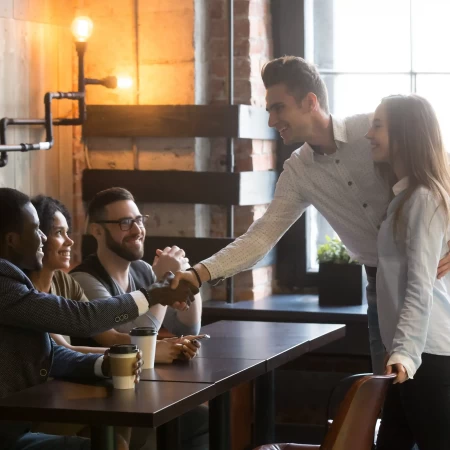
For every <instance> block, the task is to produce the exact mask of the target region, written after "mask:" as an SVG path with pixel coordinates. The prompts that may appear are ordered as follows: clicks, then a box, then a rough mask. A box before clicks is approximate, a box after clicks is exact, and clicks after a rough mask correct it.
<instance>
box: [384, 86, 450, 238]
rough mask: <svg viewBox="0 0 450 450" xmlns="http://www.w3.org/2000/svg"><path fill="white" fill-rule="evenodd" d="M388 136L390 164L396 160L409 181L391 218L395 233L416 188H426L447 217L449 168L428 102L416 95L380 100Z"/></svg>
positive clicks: (448, 214)
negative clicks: (399, 162) (383, 108)
mask: <svg viewBox="0 0 450 450" xmlns="http://www.w3.org/2000/svg"><path fill="white" fill-rule="evenodd" d="M381 103H382V104H383V105H384V106H385V108H386V114H387V122H388V123H387V127H388V134H389V149H390V165H391V167H394V160H395V159H396V158H400V160H401V161H402V163H403V165H404V168H405V170H406V174H407V176H408V178H409V186H408V188H407V191H406V195H405V196H404V197H403V199H402V201H401V202H400V204H399V206H398V208H397V210H396V211H395V215H394V233H396V230H397V226H398V223H399V218H400V214H401V211H402V208H403V206H404V204H405V202H406V201H407V200H408V199H409V198H410V197H411V195H412V193H413V192H414V191H415V190H416V189H417V188H418V187H420V186H424V187H425V188H427V189H429V190H430V191H431V193H432V194H433V195H434V197H435V198H436V199H437V200H438V204H439V206H442V207H443V208H444V211H445V213H446V216H447V225H448V221H449V218H450V207H449V203H448V198H449V197H448V196H449V194H450V169H449V161H448V156H447V153H446V151H445V148H444V144H443V142H442V135H441V129H440V127H439V122H438V119H437V117H436V113H435V111H434V109H433V107H432V106H431V104H430V102H429V101H428V100H426V99H425V98H423V97H420V96H419V95H415V94H411V95H393V96H390V97H385V98H383V100H382V102H381Z"/></svg>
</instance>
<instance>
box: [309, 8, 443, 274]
mask: <svg viewBox="0 0 450 450" xmlns="http://www.w3.org/2000/svg"><path fill="white" fill-rule="evenodd" d="M448 17H450V1H448V0H378V1H377V2H373V1H372V0H305V1H304V26H305V58H306V59H307V60H309V61H313V62H314V63H315V64H316V65H317V66H318V68H319V71H320V72H321V74H322V77H323V79H324V81H325V83H326V85H327V88H328V93H329V102H330V110H331V113H333V114H336V115H338V116H346V115H351V114H357V113H363V112H370V111H373V110H374V109H375V108H376V106H377V105H378V104H379V103H380V100H381V98H382V97H384V96H386V95H390V94H407V93H410V92H414V93H417V94H420V95H423V96H424V97H426V98H427V99H428V100H429V101H430V102H431V103H432V104H433V106H434V108H435V110H436V112H437V115H438V117H439V120H440V123H441V128H442V132H443V136H444V141H447V142H450V141H449V138H450V117H449V115H448V112H447V110H448V105H449V104H450V58H448V57H447V55H446V53H445V43H446V42H447V35H448V32H447V27H448ZM447 148H450V146H449V145H447ZM327 234H328V235H330V236H333V235H334V232H333V230H332V229H331V227H330V225H329V224H328V223H327V221H326V220H325V219H324V218H323V217H322V216H321V215H320V214H319V213H318V212H317V210H315V209H314V208H309V209H308V211H307V214H306V250H307V251H306V260H307V263H306V270H307V271H308V272H314V271H317V269H318V265H317V262H316V258H317V247H318V245H320V244H321V243H323V242H324V241H325V236H326V235H327Z"/></svg>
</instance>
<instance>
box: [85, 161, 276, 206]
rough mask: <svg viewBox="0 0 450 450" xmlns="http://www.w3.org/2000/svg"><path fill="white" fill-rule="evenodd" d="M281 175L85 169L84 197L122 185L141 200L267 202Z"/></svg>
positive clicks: (231, 202)
mask: <svg viewBox="0 0 450 450" xmlns="http://www.w3.org/2000/svg"><path fill="white" fill-rule="evenodd" d="M277 178H278V175H277V173H276V172H273V171H257V172H234V173H229V172H192V171H181V170H180V171H177V170H100V169H94V170H84V172H83V200H84V201H90V200H91V199H92V197H93V196H94V195H95V194H96V193H97V192H99V191H101V190H103V189H108V188H110V187H113V186H120V187H123V188H125V189H128V190H129V191H130V192H131V193H132V194H133V195H134V196H135V198H136V200H137V201H138V202H148V203H192V204H196V203H198V204H206V205H264V204H266V203H270V201H271V200H272V198H273V193H274V191H275V184H276V181H277Z"/></svg>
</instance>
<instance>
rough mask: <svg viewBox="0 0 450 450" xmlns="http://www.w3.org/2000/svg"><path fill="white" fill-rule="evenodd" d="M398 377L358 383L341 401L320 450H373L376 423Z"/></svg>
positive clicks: (381, 376) (363, 380) (375, 376)
mask: <svg viewBox="0 0 450 450" xmlns="http://www.w3.org/2000/svg"><path fill="white" fill-rule="evenodd" d="M395 377H396V374H392V375H369V376H366V377H363V378H361V379H359V380H358V381H356V382H355V383H354V384H353V386H352V387H351V389H350V390H349V391H348V393H347V395H346V396H345V398H344V400H343V401H342V403H341V406H340V407H339V411H338V413H337V415H336V417H335V419H334V421H333V423H332V424H331V427H330V429H329V431H328V433H327V435H326V436H325V440H324V442H323V444H322V445H321V447H320V448H321V450H371V449H372V447H373V437H374V431H375V424H376V421H377V418H378V416H379V414H380V411H381V407H382V406H383V402H384V398H385V396H386V392H387V389H388V387H389V385H390V384H391V383H392V381H393V380H394V379H395Z"/></svg>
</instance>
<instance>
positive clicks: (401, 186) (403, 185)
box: [392, 177, 409, 196]
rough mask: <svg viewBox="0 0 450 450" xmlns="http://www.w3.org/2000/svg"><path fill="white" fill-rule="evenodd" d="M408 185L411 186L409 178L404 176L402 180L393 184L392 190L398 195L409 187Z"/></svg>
mask: <svg viewBox="0 0 450 450" xmlns="http://www.w3.org/2000/svg"><path fill="white" fill-rule="evenodd" d="M408 186H409V178H408V177H404V178H402V179H401V180H400V181H398V182H397V183H395V184H394V186H392V192H393V193H394V195H395V196H397V195H398V194H400V193H401V192H403V191H404V190H405V189H408Z"/></svg>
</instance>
